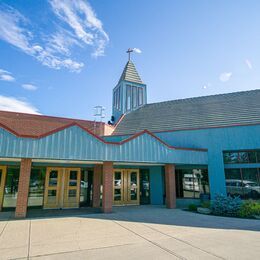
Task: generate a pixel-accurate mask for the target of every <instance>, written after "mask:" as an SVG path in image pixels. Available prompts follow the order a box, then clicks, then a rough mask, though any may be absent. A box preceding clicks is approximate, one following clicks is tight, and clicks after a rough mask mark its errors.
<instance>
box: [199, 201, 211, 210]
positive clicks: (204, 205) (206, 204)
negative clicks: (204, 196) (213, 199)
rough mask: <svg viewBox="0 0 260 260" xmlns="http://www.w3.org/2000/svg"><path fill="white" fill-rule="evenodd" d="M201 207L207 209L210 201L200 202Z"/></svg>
mask: <svg viewBox="0 0 260 260" xmlns="http://www.w3.org/2000/svg"><path fill="white" fill-rule="evenodd" d="M201 207H202V208H207V209H209V208H210V201H209V200H208V201H204V202H203V203H202V204H201Z"/></svg>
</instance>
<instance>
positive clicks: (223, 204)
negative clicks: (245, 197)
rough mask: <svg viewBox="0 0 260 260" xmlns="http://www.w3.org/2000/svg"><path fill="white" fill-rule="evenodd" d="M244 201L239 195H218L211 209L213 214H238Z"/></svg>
mask: <svg viewBox="0 0 260 260" xmlns="http://www.w3.org/2000/svg"><path fill="white" fill-rule="evenodd" d="M241 204H242V201H241V199H240V198H239V197H234V198H232V197H230V196H228V197H226V196H224V195H216V197H215V199H214V200H213V202H212V205H211V209H212V212H213V214H215V215H219V216H238V212H239V210H240V207H241Z"/></svg>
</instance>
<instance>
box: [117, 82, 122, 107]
mask: <svg viewBox="0 0 260 260" xmlns="http://www.w3.org/2000/svg"><path fill="white" fill-rule="evenodd" d="M117 92H118V93H117V109H118V110H120V109H121V106H120V101H121V88H120V87H119V88H118V89H117Z"/></svg>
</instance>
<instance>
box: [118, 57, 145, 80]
mask: <svg viewBox="0 0 260 260" xmlns="http://www.w3.org/2000/svg"><path fill="white" fill-rule="evenodd" d="M122 80H126V81H130V82H135V83H138V84H144V83H143V82H142V80H141V78H140V76H139V74H138V72H137V70H136V68H135V65H134V63H133V62H132V61H131V60H129V61H128V62H127V63H126V65H125V68H124V70H123V72H122V75H121V77H120V79H119V82H120V81H122Z"/></svg>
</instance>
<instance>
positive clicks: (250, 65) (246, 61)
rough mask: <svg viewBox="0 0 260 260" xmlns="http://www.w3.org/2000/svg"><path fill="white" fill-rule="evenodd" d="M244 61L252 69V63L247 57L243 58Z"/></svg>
mask: <svg viewBox="0 0 260 260" xmlns="http://www.w3.org/2000/svg"><path fill="white" fill-rule="evenodd" d="M245 63H246V65H247V67H248V68H249V69H250V70H252V69H253V65H252V63H251V61H250V60H249V59H246V60H245Z"/></svg>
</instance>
